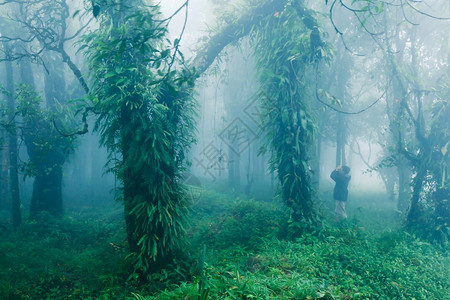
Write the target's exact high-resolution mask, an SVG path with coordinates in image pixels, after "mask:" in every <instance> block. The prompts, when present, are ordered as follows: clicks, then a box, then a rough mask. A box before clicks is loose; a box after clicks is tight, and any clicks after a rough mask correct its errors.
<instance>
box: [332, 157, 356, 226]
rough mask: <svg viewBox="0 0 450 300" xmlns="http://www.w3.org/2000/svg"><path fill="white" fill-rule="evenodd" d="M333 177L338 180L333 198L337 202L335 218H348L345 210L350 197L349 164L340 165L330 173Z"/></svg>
mask: <svg viewBox="0 0 450 300" xmlns="http://www.w3.org/2000/svg"><path fill="white" fill-rule="evenodd" d="M330 177H331V179H333V180H334V181H335V182H336V185H335V186H334V191H333V199H334V200H335V202H336V206H335V210H334V213H335V219H336V221H337V222H340V221H343V220H345V219H347V212H346V211H345V203H346V202H347V198H348V183H349V182H350V179H351V176H350V168H349V167H348V166H338V167H337V168H336V169H335V170H334V171H333V172H331V175H330Z"/></svg>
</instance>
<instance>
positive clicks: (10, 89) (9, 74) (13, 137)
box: [3, 43, 22, 230]
mask: <svg viewBox="0 0 450 300" xmlns="http://www.w3.org/2000/svg"><path fill="white" fill-rule="evenodd" d="M3 48H4V53H5V55H6V58H8V57H10V56H12V53H11V51H12V50H11V49H10V47H9V45H8V44H7V43H3ZM5 73H6V94H7V99H8V113H7V124H8V127H9V128H8V151H9V182H10V190H11V214H12V219H13V229H14V230H16V229H17V228H18V227H19V225H20V223H21V222H22V214H21V211H20V192H19V167H18V147H17V128H16V103H15V100H14V75H13V67H12V63H11V60H9V59H6V60H5Z"/></svg>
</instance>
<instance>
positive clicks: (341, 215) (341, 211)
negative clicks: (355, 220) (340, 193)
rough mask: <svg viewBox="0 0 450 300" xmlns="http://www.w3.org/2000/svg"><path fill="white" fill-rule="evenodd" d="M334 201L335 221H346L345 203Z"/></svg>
mask: <svg viewBox="0 0 450 300" xmlns="http://www.w3.org/2000/svg"><path fill="white" fill-rule="evenodd" d="M335 201H336V208H335V209H334V214H335V220H336V221H337V222H338V221H342V220H345V219H347V213H346V212H345V201H338V200H335Z"/></svg>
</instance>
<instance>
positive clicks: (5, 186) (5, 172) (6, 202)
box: [0, 128, 11, 210]
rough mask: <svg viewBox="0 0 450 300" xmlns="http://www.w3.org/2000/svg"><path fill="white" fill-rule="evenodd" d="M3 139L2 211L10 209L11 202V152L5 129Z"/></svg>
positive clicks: (2, 130) (0, 187)
mask: <svg viewBox="0 0 450 300" xmlns="http://www.w3.org/2000/svg"><path fill="white" fill-rule="evenodd" d="M0 134H1V139H2V140H3V141H4V143H3V144H1V145H0V146H1V162H2V166H1V169H0V209H5V210H7V209H9V207H10V205H11V204H10V201H9V198H10V197H9V193H8V192H9V188H8V185H9V179H8V168H9V159H8V158H9V150H8V143H7V136H8V132H7V131H6V130H4V129H3V128H2V129H0Z"/></svg>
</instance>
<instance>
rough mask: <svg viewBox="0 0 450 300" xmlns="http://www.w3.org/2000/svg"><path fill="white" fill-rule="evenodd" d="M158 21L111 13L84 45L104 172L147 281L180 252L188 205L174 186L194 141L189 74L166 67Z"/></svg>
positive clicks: (150, 15) (143, 14) (168, 60)
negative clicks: (114, 182) (111, 178)
mask: <svg viewBox="0 0 450 300" xmlns="http://www.w3.org/2000/svg"><path fill="white" fill-rule="evenodd" d="M158 18H159V12H158V11H157V9H156V7H150V8H149V7H143V6H140V5H139V4H137V5H135V6H133V8H131V7H128V8H127V7H122V10H121V11H120V12H117V11H116V10H112V11H111V12H110V14H107V13H106V14H104V15H103V16H102V23H101V26H100V28H99V29H98V30H97V31H96V32H93V33H92V34H90V35H89V36H87V37H86V38H85V43H86V44H85V45H84V46H82V47H86V54H87V58H88V60H89V67H90V74H91V82H92V89H91V95H90V97H91V99H92V105H93V111H95V112H96V113H97V115H98V117H97V121H96V127H95V129H96V130H97V131H98V132H99V133H100V141H101V144H102V145H104V146H106V147H107V149H108V153H109V158H110V170H111V171H112V172H114V173H115V174H117V176H118V178H119V179H120V180H121V182H122V189H123V200H124V205H125V219H126V224H127V234H128V242H129V244H130V248H131V251H132V255H131V258H132V259H133V261H134V265H135V269H136V273H135V275H136V276H137V275H138V274H145V275H149V274H150V273H151V272H152V271H154V269H155V267H158V265H163V264H164V262H163V260H164V259H165V258H166V257H167V256H168V255H169V254H170V253H171V252H172V251H173V250H174V249H177V248H181V246H182V237H183V234H184V232H185V229H184V222H185V216H186V213H187V205H188V201H187V197H186V193H185V191H184V189H183V186H182V185H181V183H180V182H181V172H182V171H183V162H184V158H185V155H184V153H185V151H187V149H188V148H189V145H190V144H191V143H192V142H193V130H194V129H193V128H194V126H193V115H194V113H195V104H194V102H193V100H192V98H191V97H190V95H189V93H188V91H189V89H190V88H191V87H192V82H191V79H192V74H190V72H189V71H188V70H182V71H178V70H175V69H174V68H172V66H173V63H174V61H173V59H172V57H171V56H170V54H171V48H172V47H173V45H168V44H167V41H166V40H165V36H166V34H167V32H166V27H165V23H164V22H161V21H160V20H159V19H158ZM175 43H177V42H175ZM176 54H177V55H178V56H181V58H182V55H181V54H180V53H179V52H177V53H176Z"/></svg>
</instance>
